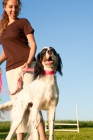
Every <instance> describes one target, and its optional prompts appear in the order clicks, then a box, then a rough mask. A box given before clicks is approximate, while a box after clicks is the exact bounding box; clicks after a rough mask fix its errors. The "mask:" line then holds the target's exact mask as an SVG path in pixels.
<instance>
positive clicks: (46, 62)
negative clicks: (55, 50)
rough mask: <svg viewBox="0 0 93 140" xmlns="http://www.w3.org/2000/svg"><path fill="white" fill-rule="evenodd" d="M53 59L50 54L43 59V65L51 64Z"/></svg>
mask: <svg viewBox="0 0 93 140" xmlns="http://www.w3.org/2000/svg"><path fill="white" fill-rule="evenodd" d="M53 62H54V61H53V59H52V57H51V56H50V57H49V58H48V59H47V60H45V65H51V64H53Z"/></svg>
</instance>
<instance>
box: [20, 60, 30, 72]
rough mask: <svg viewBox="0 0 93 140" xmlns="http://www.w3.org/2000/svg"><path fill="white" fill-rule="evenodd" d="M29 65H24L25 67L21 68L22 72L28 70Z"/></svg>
mask: <svg viewBox="0 0 93 140" xmlns="http://www.w3.org/2000/svg"><path fill="white" fill-rule="evenodd" d="M28 65H29V64H28V63H27V62H26V63H24V65H23V66H22V67H21V70H22V72H25V70H26V68H28Z"/></svg>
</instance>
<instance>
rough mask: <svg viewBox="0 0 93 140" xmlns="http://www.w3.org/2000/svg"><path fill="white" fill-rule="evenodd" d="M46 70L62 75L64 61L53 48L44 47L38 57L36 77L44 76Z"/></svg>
mask: <svg viewBox="0 0 93 140" xmlns="http://www.w3.org/2000/svg"><path fill="white" fill-rule="evenodd" d="M44 70H47V71H51V70H54V71H55V72H59V74H60V75H62V60H61V58H60V55H59V54H58V53H57V52H56V50H55V49H54V48H53V47H44V48H43V49H42V50H41V52H40V53H39V54H38V55H37V58H36V65H35V74H34V77H35V78H36V77H37V76H38V75H41V76H43V75H44Z"/></svg>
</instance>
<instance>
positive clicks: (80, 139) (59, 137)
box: [0, 127, 93, 140]
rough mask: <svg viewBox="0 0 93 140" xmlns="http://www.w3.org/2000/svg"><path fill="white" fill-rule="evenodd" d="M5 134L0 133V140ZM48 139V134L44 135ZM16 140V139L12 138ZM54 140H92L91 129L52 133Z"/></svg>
mask: <svg viewBox="0 0 93 140" xmlns="http://www.w3.org/2000/svg"><path fill="white" fill-rule="evenodd" d="M7 134H8V133H7V132H5V133H4V132H2V133H0V140H5V138H6V136H7ZM46 134H47V137H48V132H47V133H46ZM12 140H16V137H14V138H12ZM54 140H93V128H87V127H86V128H80V132H79V133H78V132H61V131H60V132H57V131H55V132H54Z"/></svg>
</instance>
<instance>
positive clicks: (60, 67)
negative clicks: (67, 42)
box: [56, 54, 63, 75]
mask: <svg viewBox="0 0 93 140" xmlns="http://www.w3.org/2000/svg"><path fill="white" fill-rule="evenodd" d="M57 57H58V66H57V70H56V71H57V72H58V73H59V74H60V75H63V73H62V68H63V64H62V60H61V57H60V55H59V54H57Z"/></svg>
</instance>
